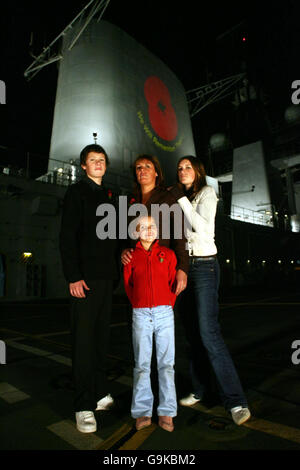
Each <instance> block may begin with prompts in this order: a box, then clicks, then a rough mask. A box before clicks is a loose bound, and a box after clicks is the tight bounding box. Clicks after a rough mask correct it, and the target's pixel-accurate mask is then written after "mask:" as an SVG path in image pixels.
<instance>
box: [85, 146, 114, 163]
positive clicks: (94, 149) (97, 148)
mask: <svg viewBox="0 0 300 470" xmlns="http://www.w3.org/2000/svg"><path fill="white" fill-rule="evenodd" d="M90 152H95V153H103V155H104V156H105V162H106V166H108V165H109V159H108V156H107V153H106V151H105V150H104V148H103V147H101V145H98V144H90V145H87V146H86V147H84V149H82V150H81V152H80V165H85V164H86V159H87V156H88V154H89V153H90Z"/></svg>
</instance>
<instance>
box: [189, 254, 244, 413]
mask: <svg viewBox="0 0 300 470" xmlns="http://www.w3.org/2000/svg"><path fill="white" fill-rule="evenodd" d="M219 281H220V267H219V263H218V260H217V258H212V259H201V260H199V259H198V260H195V261H194V262H193V263H190V270H189V274H188V286H187V289H186V290H185V291H183V294H182V298H181V299H180V305H181V311H182V318H183V321H184V324H185V327H186V332H187V339H188V342H189V344H190V350H191V358H190V359H191V363H190V373H191V378H192V384H193V392H194V394H195V396H196V397H197V398H200V399H201V398H203V395H204V393H205V391H206V387H207V385H208V371H209V368H210V367H209V366H211V367H212V368H213V371H214V373H215V376H216V379H217V384H218V388H219V393H220V397H221V399H222V402H223V404H224V407H225V408H226V410H230V409H231V408H233V407H234V406H239V405H242V406H248V405H247V400H246V397H245V394H244V392H243V389H242V386H241V383H240V380H239V377H238V374H237V372H236V369H235V366H234V364H233V361H232V359H231V356H230V354H229V351H228V349H227V346H226V344H225V343H224V340H223V338H222V334H221V329H220V325H219V321H218V314H219V304H218V289H219Z"/></svg>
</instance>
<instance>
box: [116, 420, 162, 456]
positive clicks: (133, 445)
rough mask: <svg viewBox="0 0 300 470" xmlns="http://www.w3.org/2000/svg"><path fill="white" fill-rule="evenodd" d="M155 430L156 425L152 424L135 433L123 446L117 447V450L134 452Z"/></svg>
mask: <svg viewBox="0 0 300 470" xmlns="http://www.w3.org/2000/svg"><path fill="white" fill-rule="evenodd" d="M155 429H157V425H156V424H154V423H152V424H151V426H148V427H147V428H144V429H141V430H140V431H137V432H136V433H135V434H134V435H133V436H132V437H131V438H130V439H129V440H128V441H127V442H125V444H123V445H122V446H121V447H119V449H118V450H136V449H138V448H139V447H140V446H141V445H142V444H143V442H145V440H146V439H148V437H149V436H150V435H151V434H152V433H153V431H155Z"/></svg>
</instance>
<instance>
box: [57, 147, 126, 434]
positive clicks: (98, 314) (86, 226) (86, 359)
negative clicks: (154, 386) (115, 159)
mask: <svg viewBox="0 0 300 470" xmlns="http://www.w3.org/2000/svg"><path fill="white" fill-rule="evenodd" d="M80 163H81V167H82V168H83V170H84V171H85V175H84V177H83V178H82V180H80V181H79V182H78V183H75V184H72V185H71V186H69V188H68V189H67V192H66V195H65V198H64V206H63V214H62V222H61V231H60V252H61V259H62V265H63V271H64V275H65V278H66V280H67V282H68V284H69V292H70V294H71V339H72V371H73V379H74V386H75V400H74V408H75V416H76V424H77V429H78V430H79V431H81V432H85V433H88V432H95V431H96V429H97V423H96V420H95V416H94V412H93V411H94V410H95V409H96V410H105V409H108V407H109V406H111V405H112V403H113V398H112V397H111V395H110V394H109V390H108V383H107V378H106V371H105V362H106V354H107V350H108V341H109V332H110V314H111V304H112V291H113V281H114V280H116V279H118V275H119V274H118V266H117V240H113V239H110V238H106V239H105V240H100V239H99V238H98V237H97V234H96V226H97V223H98V222H99V221H100V220H101V219H100V218H99V217H97V216H96V209H97V207H98V206H99V205H100V204H103V203H112V201H111V196H112V193H111V191H110V190H107V189H105V187H104V186H103V184H102V178H103V176H104V174H105V172H106V168H107V165H108V164H109V160H108V156H107V154H106V152H105V150H104V149H103V148H102V147H101V146H100V145H97V144H93V145H88V146H86V147H85V148H84V149H83V150H82V151H81V154H80Z"/></svg>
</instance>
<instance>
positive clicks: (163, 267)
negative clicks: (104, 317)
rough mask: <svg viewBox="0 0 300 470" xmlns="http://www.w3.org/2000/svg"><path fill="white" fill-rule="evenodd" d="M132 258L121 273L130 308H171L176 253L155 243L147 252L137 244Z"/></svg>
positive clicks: (173, 300) (172, 303)
mask: <svg viewBox="0 0 300 470" xmlns="http://www.w3.org/2000/svg"><path fill="white" fill-rule="evenodd" d="M132 255H133V257H132V260H131V262H130V263H128V264H126V265H125V266H124V270H123V277H124V286H125V291H126V294H127V296H128V298H129V300H130V302H131V305H132V307H133V308H143V307H156V306H158V305H172V306H174V304H175V300H176V295H175V294H174V291H175V286H174V282H175V277H176V264H177V260H176V256H175V253H174V252H173V251H172V250H171V249H169V248H167V247H165V246H160V245H159V243H158V241H157V240H156V242H155V243H154V244H153V245H152V247H151V249H150V250H145V249H144V248H143V246H142V245H141V242H137V244H136V247H135V250H134V251H133V253H132Z"/></svg>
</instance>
